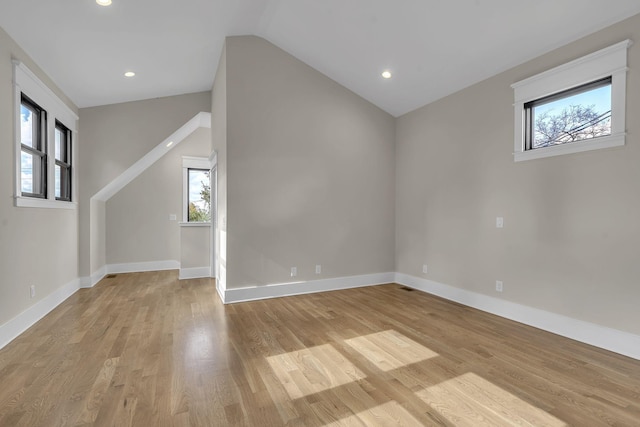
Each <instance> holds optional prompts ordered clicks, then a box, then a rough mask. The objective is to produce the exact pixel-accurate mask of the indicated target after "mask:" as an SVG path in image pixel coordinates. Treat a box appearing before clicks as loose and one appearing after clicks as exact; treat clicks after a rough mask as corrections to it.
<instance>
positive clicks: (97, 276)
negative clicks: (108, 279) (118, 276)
mask: <svg viewBox="0 0 640 427" xmlns="http://www.w3.org/2000/svg"><path fill="white" fill-rule="evenodd" d="M106 275H107V266H106V265H103V266H102V267H100V268H99V269H98V271H96V272H94V273H93V274H91V276H89V277H87V276H85V277H81V278H80V287H81V288H93V287H94V286H95V285H97V284H98V282H99V281H100V280H102V279H104V276H106Z"/></svg>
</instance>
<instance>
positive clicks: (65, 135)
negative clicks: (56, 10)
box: [55, 120, 71, 202]
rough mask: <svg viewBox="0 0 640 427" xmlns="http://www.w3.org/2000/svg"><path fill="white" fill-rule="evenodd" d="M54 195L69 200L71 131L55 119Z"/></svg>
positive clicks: (59, 198)
mask: <svg viewBox="0 0 640 427" xmlns="http://www.w3.org/2000/svg"><path fill="white" fill-rule="evenodd" d="M55 161H56V165H55V196H56V200H65V201H69V202H70V201H71V131H70V130H69V128H67V127H66V126H65V125H63V124H62V123H60V122H59V121H57V120H56V129H55Z"/></svg>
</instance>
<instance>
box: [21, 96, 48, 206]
mask: <svg viewBox="0 0 640 427" xmlns="http://www.w3.org/2000/svg"><path fill="white" fill-rule="evenodd" d="M46 131H47V113H46V111H44V110H43V109H42V108H40V106H38V104H36V103H35V102H33V101H31V100H30V99H29V98H27V97H26V96H24V95H22V97H21V101H20V191H21V192H22V195H23V196H26V197H39V198H45V197H46V196H47V142H46V136H47V132H46Z"/></svg>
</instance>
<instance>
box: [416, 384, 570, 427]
mask: <svg viewBox="0 0 640 427" xmlns="http://www.w3.org/2000/svg"><path fill="white" fill-rule="evenodd" d="M416 394H417V396H418V397H419V398H420V399H422V400H423V401H424V402H426V403H427V404H428V405H429V406H431V407H432V408H433V409H435V410H436V411H438V413H440V414H441V415H442V416H443V417H444V418H446V419H447V420H448V421H450V422H452V423H453V424H455V425H456V426H474V427H475V426H492V427H493V426H514V425H515V426H522V425H524V426H536V427H537V426H548V427H563V426H566V424H565V423H564V422H562V421H560V420H559V419H557V418H555V417H554V416H552V415H550V414H548V413H546V412H545V411H543V410H542V409H539V408H537V407H535V406H533V405H531V404H529V403H527V402H525V401H523V400H522V399H520V398H518V397H516V396H514V395H513V394H511V393H509V392H507V391H505V390H503V389H501V388H500V387H498V386H496V385H494V384H492V383H491V382H489V381H487V380H485V379H484V378H482V377H480V376H478V375H476V374H474V373H471V372H469V373H466V374H463V375H460V376H458V377H455V378H453V379H450V380H447V381H445V382H442V383H440V384H437V385H434V386H432V387H429V388H427V389H425V390H422V391H419V392H417V393H416Z"/></svg>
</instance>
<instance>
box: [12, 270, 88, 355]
mask: <svg viewBox="0 0 640 427" xmlns="http://www.w3.org/2000/svg"><path fill="white" fill-rule="evenodd" d="M78 289H80V280H79V279H74V280H72V281H71V282H69V283H67V284H66V285H64V286H62V287H60V288H58V289H56V290H55V291H53V292H52V293H51V294H49V295H47V296H46V297H45V298H43V299H41V300H40V301H38V302H37V303H35V304H34V305H32V306H31V307H29V308H27V309H26V310H25V311H23V312H22V313H20V314H18V315H17V316H16V317H14V318H13V319H11V320H9V321H8V322H7V323H5V324H4V325H0V349H1V348H3V347H4V346H6V345H7V344H9V343H10V342H11V341H13V340H14V339H15V338H17V337H18V336H19V335H20V334H22V333H23V332H24V331H26V330H27V329H29V328H30V327H31V326H33V325H34V324H35V323H36V322H37V321H38V320H40V319H42V318H43V317H44V316H46V315H47V314H48V313H50V312H51V311H52V310H53V309H54V308H56V307H57V306H58V305H60V304H61V303H62V302H64V301H65V300H66V299H67V298H69V297H70V296H71V295H73V294H74V293H76V291H77V290H78Z"/></svg>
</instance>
